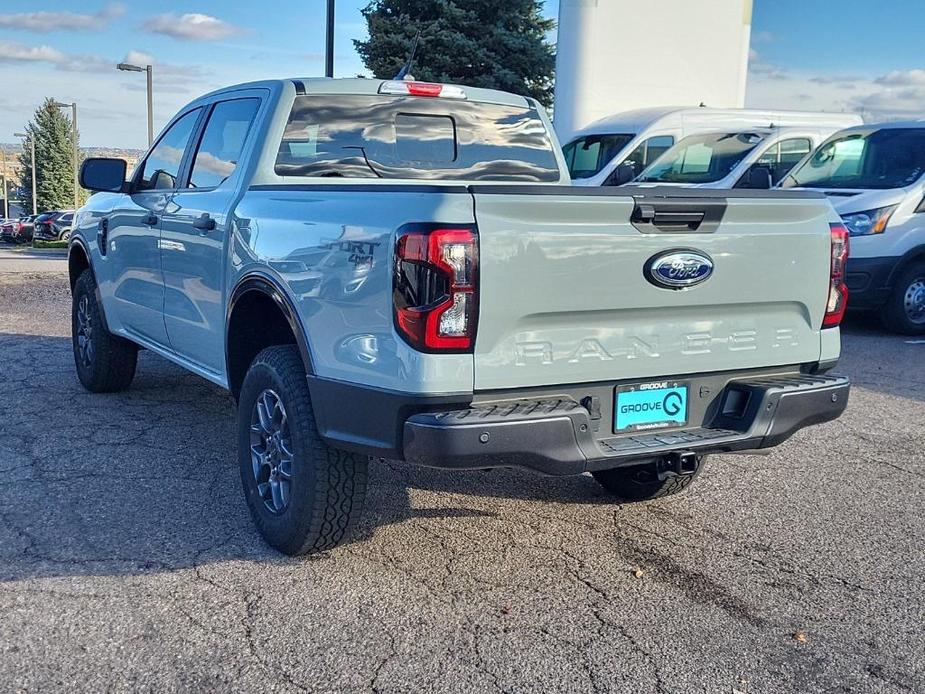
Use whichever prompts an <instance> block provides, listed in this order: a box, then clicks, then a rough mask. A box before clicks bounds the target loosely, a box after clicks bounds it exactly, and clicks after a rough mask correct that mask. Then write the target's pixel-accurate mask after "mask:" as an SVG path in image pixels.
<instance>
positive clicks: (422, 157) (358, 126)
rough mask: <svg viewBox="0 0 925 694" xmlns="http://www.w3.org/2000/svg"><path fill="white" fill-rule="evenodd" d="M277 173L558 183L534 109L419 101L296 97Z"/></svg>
mask: <svg viewBox="0 0 925 694" xmlns="http://www.w3.org/2000/svg"><path fill="white" fill-rule="evenodd" d="M275 171H276V173H277V174H279V175H281V176H310V177H335V178H337V177H345V178H410V179H428V180H453V179H457V180H459V179H462V180H477V181H535V182H551V181H558V180H559V169H558V165H557V162H556V158H555V155H554V154H553V150H552V144H551V142H550V140H549V136H548V134H547V132H546V128H545V127H544V125H543V122H542V121H541V120H540V118H539V115H538V114H537V112H536V110H535V109H532V108H528V107H516V106H503V105H499V104H485V103H473V102H469V101H455V100H454V101H449V100H446V99H434V98H423V97H389V96H345V95H337V96H324V95H314V96H300V97H297V98H296V100H295V103H294V104H293V107H292V113H291V114H290V116H289V122H288V123H287V124H286V130H285V132H284V134H283V139H282V142H281V143H280V147H279V153H278V155H277V158H276V167H275Z"/></svg>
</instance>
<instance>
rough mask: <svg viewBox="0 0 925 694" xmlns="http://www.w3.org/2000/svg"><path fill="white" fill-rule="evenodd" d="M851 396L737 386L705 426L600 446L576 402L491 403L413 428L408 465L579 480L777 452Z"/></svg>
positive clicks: (814, 385) (817, 382)
mask: <svg viewBox="0 0 925 694" xmlns="http://www.w3.org/2000/svg"><path fill="white" fill-rule="evenodd" d="M849 390H850V383H849V381H848V379H847V378H845V377H842V376H829V375H821V376H812V375H802V374H800V375H786V376H773V377H766V378H756V379H743V380H735V381H730V382H729V384H728V385H727V386H726V388H725V390H724V392H723V394H722V396H721V397H719V398H717V401H716V402H717V406H716V408H715V412H713V413H712V415H711V416H710V417H709V423H707V424H705V425H704V426H701V427H691V428H685V429H680V430H677V429H676V430H660V431H657V432H651V433H646V434H639V433H635V434H625V435H621V436H612V437H605V438H595V436H594V434H593V433H592V426H591V420H590V416H589V413H588V411H587V410H586V409H585V408H584V407H582V405H581V404H580V403H578V402H576V401H575V400H572V399H569V398H553V399H537V400H530V399H523V400H512V401H504V402H495V403H487V404H483V405H475V406H472V407H470V408H467V409H462V410H452V411H447V412H432V413H426V414H417V415H414V416H412V417H411V418H410V419H408V420H407V421H406V422H405V425H404V458H405V460H407V461H409V462H412V463H416V464H420V465H427V466H430V467H441V468H456V469H477V468H489V467H522V468H529V469H532V470H536V471H538V472H542V473H545V474H550V475H572V474H579V473H582V472H586V471H589V470H599V469H607V468H613V467H618V466H620V465H626V464H632V463H634V462H637V463H638V462H641V461H643V460H645V459H647V458H655V457H659V456H662V455H666V454H668V453H673V452H678V451H690V452H694V453H698V454H706V453H722V452H729V451H740V450H751V449H758V448H768V447H770V446H776V445H778V444H779V443H782V442H783V441H785V440H787V439H788V438H789V437H790V436H792V435H793V434H794V433H795V432H796V431H798V430H799V429H802V428H804V427H806V426H810V425H812V424H819V423H821V422H827V421H830V420H833V419H836V418H837V417H839V415H841V413H842V412H843V411H844V410H845V407H846V406H847V404H848V393H849ZM727 403H728V405H727ZM733 405H734V406H733Z"/></svg>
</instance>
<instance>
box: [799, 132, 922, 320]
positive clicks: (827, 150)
mask: <svg viewBox="0 0 925 694" xmlns="http://www.w3.org/2000/svg"><path fill="white" fill-rule="evenodd" d="M781 187H783V188H807V189H813V190H821V191H823V192H825V194H826V195H827V196H828V197H829V200H830V201H831V202H832V205H833V206H834V207H835V210H836V211H837V212H838V213H839V214H840V215H841V218H842V220H844V223H845V226H846V227H848V232H849V234H850V235H851V255H850V260H849V261H848V268H847V278H846V281H847V285H848V291H849V298H848V306H849V308H851V309H862V310H863V309H867V310H872V311H877V312H879V315H880V317H881V319H882V320H883V322H884V324H885V325H886V327H887V328H889V329H891V330H894V331H896V332H900V333H905V334H910V335H921V334H925V200H923V198H925V121H911V122H896V123H882V124H870V125H864V126H858V127H854V128H848V129H846V130H842V131H841V132H838V133H835V134H834V135H832V137H830V138H829V139H828V140H826V141H825V142H823V143H822V145H821V146H820V147H819V148H818V149H817V150H816V151H815V152H813V154H812V156H811V157H809V158H808V159H806V160H805V161H804V162H802V163H801V164H800V165H799V166H797V167H796V168H794V169H793V171H791V172H790V174H789V175H788V176H786V177H785V178H784V180H783V182H782V183H781Z"/></svg>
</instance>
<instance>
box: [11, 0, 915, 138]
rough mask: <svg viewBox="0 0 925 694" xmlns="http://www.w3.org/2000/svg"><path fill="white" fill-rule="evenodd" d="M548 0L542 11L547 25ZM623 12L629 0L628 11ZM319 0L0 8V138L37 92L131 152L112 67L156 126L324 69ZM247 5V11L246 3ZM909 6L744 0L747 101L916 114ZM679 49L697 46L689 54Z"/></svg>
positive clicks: (348, 60) (47, 0)
mask: <svg viewBox="0 0 925 694" xmlns="http://www.w3.org/2000/svg"><path fill="white" fill-rule="evenodd" d="M365 4H366V0H337V7H338V12H337V34H336V51H335V53H336V73H337V75H338V76H353V75H356V74H358V73H362V72H364V68H363V65H362V63H361V61H360V60H359V58H358V56H357V55H356V53H355V51H354V50H353V44H352V41H351V39H354V38H363V37H364V36H365V23H364V21H363V18H362V16H361V15H360V8H361V7H362V6H364V5H365ZM557 4H558V3H557V2H556V1H555V0H551V1H549V2H547V3H546V4H545V10H544V11H545V12H546V14H547V15H549V16H552V17H555V15H556V13H557V11H558V7H557ZM630 4H631V3H630ZM324 6H325V2H324V0H273V1H272V2H265V3H255V2H253V0H249V1H247V2H243V1H242V2H235V1H234V0H182V1H181V0H161V2H158V3H132V4H129V3H128V2H109V1H108V0H86V1H83V2H79V3H78V2H74V0H69V1H67V0H3V2H2V3H0V85H3V86H4V89H3V95H2V98H0V142H2V141H7V142H8V141H12V139H13V138H12V133H13V132H14V131H15V130H19V129H21V128H22V126H23V124H24V123H25V122H26V120H28V118H29V117H30V115H31V113H32V111H33V110H34V109H35V106H36V105H37V104H38V103H40V102H41V100H42V98H43V97H44V96H46V95H50V96H54V97H55V98H57V99H59V100H62V101H67V102H69V101H77V102H78V105H79V107H80V125H81V136H82V137H81V139H82V144H84V145H112V146H122V147H141V146H143V144H144V140H145V123H144V108H145V106H144V79H143V76H141V75H137V74H131V73H120V72H117V71H116V70H115V68H114V65H115V63H117V62H120V61H122V60H124V59H126V58H128V59H129V60H130V61H135V62H143V61H146V60H151V61H153V63H154V65H155V89H156V93H155V121H156V122H155V125H156V127H160V126H161V125H162V124H163V122H164V121H165V120H166V119H167V118H169V117H170V116H171V115H172V114H173V113H174V112H175V111H176V110H177V108H179V107H180V106H182V104H183V103H185V102H187V101H189V100H190V99H192V98H193V97H195V96H196V95H197V94H200V93H202V92H205V91H208V90H209V89H212V88H214V87H217V86H221V85H224V84H232V83H235V82H241V81H246V80H251V79H259V78H262V77H279V76H287V75H315V74H320V73H321V72H322V71H323V51H324ZM255 8H256V9H255ZM923 28H925V2H922V0H881V1H880V2H877V3H873V2H871V1H870V0H837V1H836V0H755V7H754V14H753V21H752V53H751V58H750V63H749V80H748V93H747V105H750V106H756V107H759V106H760V107H779V108H806V109H820V110H822V109H824V110H834V111H846V110H852V111H861V112H862V113H863V114H864V115H865V116H866V117H867V118H868V119H869V120H872V119H881V118H882V119H886V118H899V117H912V116H917V115H918V114H919V113H921V112H923V111H925V54H923V53H922V52H921V50H920V48H919V46H920V44H921V33H922V29H923ZM690 48H694V49H695V48H696V46H692V47H690Z"/></svg>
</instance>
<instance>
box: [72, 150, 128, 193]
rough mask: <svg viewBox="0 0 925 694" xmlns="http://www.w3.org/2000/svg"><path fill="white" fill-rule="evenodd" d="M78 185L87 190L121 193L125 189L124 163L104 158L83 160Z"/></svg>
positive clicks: (119, 160) (120, 160)
mask: <svg viewBox="0 0 925 694" xmlns="http://www.w3.org/2000/svg"><path fill="white" fill-rule="evenodd" d="M80 185H81V186H82V187H84V188H86V189H87V190H93V191H101V192H107V193H121V192H122V191H123V190H124V189H125V161H124V160H122V159H107V158H104V157H90V158H89V159H84V162H83V164H81V166H80Z"/></svg>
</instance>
